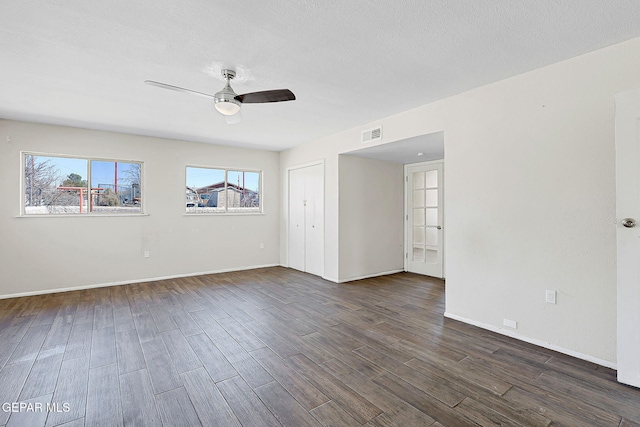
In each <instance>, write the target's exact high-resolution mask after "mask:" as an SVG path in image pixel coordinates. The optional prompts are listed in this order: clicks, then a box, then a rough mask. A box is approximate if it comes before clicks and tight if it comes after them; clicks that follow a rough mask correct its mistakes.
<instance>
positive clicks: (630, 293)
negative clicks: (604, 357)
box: [616, 91, 640, 387]
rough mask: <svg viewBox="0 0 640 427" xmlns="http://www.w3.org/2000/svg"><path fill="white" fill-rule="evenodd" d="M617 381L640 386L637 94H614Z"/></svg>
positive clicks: (639, 139) (639, 115)
mask: <svg viewBox="0 0 640 427" xmlns="http://www.w3.org/2000/svg"><path fill="white" fill-rule="evenodd" d="M616 215H617V220H616V231H617V232H616V234H617V243H618V257H617V265H618V295H617V298H618V314H617V321H618V340H617V341H618V348H617V358H618V361H617V365H618V381H620V382H621V383H625V384H629V385H632V386H635V387H640V226H637V225H634V221H638V220H640V91H633V92H625V93H621V94H618V95H616Z"/></svg>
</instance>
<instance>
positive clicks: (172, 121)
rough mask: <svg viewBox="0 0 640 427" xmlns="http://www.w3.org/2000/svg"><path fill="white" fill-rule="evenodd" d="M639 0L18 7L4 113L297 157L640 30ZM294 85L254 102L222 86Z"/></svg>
mask: <svg viewBox="0 0 640 427" xmlns="http://www.w3.org/2000/svg"><path fill="white" fill-rule="evenodd" d="M638 22H640V2H638V1H636V0H561V1H551V0H537V1H535V0H530V1H526V2H522V1H513V0H396V1H393V2H392V1H388V0H341V1H338V0H315V1H303V2H293V1H286V0H272V1H219V0H182V1H179V0H104V1H87V0H41V1H34V0H2V2H1V3H0V62H1V63H0V117H3V118H8V119H17V120H28V121H37V122H44V123H56V124H67V125H73V126H80V127H87V128H94V129H104V130H115V131H122V132H128V133H134V134H142V135H153V136H161V137H169V138H179V139H187V140H193V141H201V142H209V143H218V144H231V145H237V146H244V147H257V148H264V149H269V150H283V149H286V148H289V147H292V146H295V145H298V144H301V143H304V142H307V141H311V140H315V139H318V138H321V137H324V136H327V135H330V134H333V133H336V132H339V131H342V130H345V129H349V128H352V127H356V126H360V125H363V124H365V123H368V122H372V121H375V120H378V119H380V118H383V117H386V116H389V115H392V114H395V113H398V112H401V111H405V110H408V109H411V108H414V107H417V106H419V105H423V104H426V103H429V102H431V101H434V100H437V99H441V98H444V97H447V96H450V95H453V94H456V93H460V92H462V91H465V90H468V89H471V88H474V87H477V86H480V85H483V84H486V83H490V82H493V81H497V80H501V79H503V78H506V77H509V76H512V75H516V74H519V73H522V72H525V71H528V70H531V69H535V68H538V67H541V66H544V65H547V64H551V63H554V62H558V61H560V60H563V59H566V58H569V57H573V56H577V55H579V54H582V53H585V52H588V51H592V50H595V49H598V48H602V47H605V46H608V45H611V44H615V43H618V42H621V41H624V40H628V39H631V38H634V37H638V36H640V25H638ZM223 67H229V68H235V69H236V70H238V73H239V79H237V80H238V81H235V84H233V86H234V89H235V90H236V92H238V93H245V92H252V91H259V90H268V89H279V88H289V89H291V90H292V91H293V92H294V93H295V94H296V96H297V100H296V101H293V102H284V103H277V104H253V105H244V106H243V107H242V114H243V121H242V123H239V124H235V125H227V124H226V123H225V122H224V120H223V119H222V117H221V116H220V115H219V114H218V113H216V112H215V111H214V109H213V106H212V102H211V100H208V99H206V98H202V97H197V96H191V95H187V94H184V93H179V92H173V91H168V90H163V89H159V88H156V87H153V86H149V85H145V84H143V81H144V80H146V79H150V80H157V81H161V82H165V83H169V84H173V85H177V86H183V87H187V88H190V89H193V90H197V91H201V92H208V93H215V92H217V91H218V90H219V89H221V88H222V86H223V84H222V78H221V76H219V70H220V69H221V68H223Z"/></svg>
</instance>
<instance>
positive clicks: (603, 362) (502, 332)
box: [444, 312, 617, 369]
mask: <svg viewBox="0 0 640 427" xmlns="http://www.w3.org/2000/svg"><path fill="white" fill-rule="evenodd" d="M444 317H447V318H449V319H453V320H458V321H460V322H463V323H468V324H469V325H473V326H477V327H479V328H482V329H486V330H488V331H491V332H495V333H498V334H500V335H506V336H508V337H511V338H515V339H517V340H520V341H524V342H527V343H529V344H533V345H537V346H538V347H543V348H548V349H549V350H553V351H557V352H558V353H562V354H566V355H568V356H572V357H575V358H577V359H582V360H586V361H588V362H592V363H595V364H597V365H601V366H604V367H607V368H611V369H617V365H616V363H614V362H609V361H608V360H604V359H599V358H597V357H593V356H590V355H588V354H583V353H579V352H577V351H573V350H569V349H566V348H564V347H560V346H557V345H555V344H551V343H548V342H546V341H542V340H538V339H535V338H530V337H527V336H524V335H521V334H519V333H517V332H513V331H512V330H509V329H503V328H499V327H497V326H494V325H489V324H487V323H482V322H477V321H475V320H471V319H466V318H464V317H461V316H458V315H456V314H451V313H447V312H445V313H444Z"/></svg>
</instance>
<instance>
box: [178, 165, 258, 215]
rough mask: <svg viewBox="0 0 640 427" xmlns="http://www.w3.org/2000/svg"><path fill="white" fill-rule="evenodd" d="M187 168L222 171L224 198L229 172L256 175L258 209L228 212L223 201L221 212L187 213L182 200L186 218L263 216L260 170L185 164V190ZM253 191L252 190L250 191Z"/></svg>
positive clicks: (226, 205)
mask: <svg viewBox="0 0 640 427" xmlns="http://www.w3.org/2000/svg"><path fill="white" fill-rule="evenodd" d="M188 168H197V169H212V170H219V171H224V189H225V197H227V195H228V193H227V191H226V190H227V188H228V187H227V186H228V184H229V172H249V173H257V174H258V200H259V204H258V209H257V210H247V211H240V210H238V211H229V206H228V203H226V202H227V201H225V207H224V209H225V210H224V211H223V212H198V211H189V210H188V209H189V208H188V207H186V200H184V199H183V202H182V203H183V204H185V207H184V209H185V210H184V215H187V216H202V215H213V216H226V215H264V197H263V196H264V184H263V180H264V171H263V170H261V169H253V168H244V167H235V166H225V167H222V166H209V165H198V164H186V165H185V167H184V184H185V187H186V188H189V186H188V185H187V169H188ZM250 191H253V190H250Z"/></svg>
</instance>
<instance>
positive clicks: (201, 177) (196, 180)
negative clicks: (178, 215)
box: [185, 166, 262, 213]
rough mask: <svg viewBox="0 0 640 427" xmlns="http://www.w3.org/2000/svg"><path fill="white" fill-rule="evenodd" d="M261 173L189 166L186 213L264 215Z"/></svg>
mask: <svg viewBox="0 0 640 427" xmlns="http://www.w3.org/2000/svg"><path fill="white" fill-rule="evenodd" d="M261 175H262V173H261V172H258V171H248V170H229V169H214V168H199V167H193V166H187V173H186V176H187V182H186V200H185V202H186V212H187V213H248V212H262V203H261V194H260V181H261Z"/></svg>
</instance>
